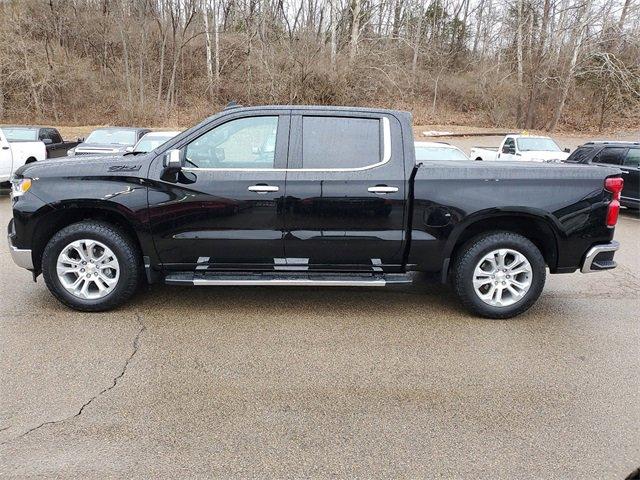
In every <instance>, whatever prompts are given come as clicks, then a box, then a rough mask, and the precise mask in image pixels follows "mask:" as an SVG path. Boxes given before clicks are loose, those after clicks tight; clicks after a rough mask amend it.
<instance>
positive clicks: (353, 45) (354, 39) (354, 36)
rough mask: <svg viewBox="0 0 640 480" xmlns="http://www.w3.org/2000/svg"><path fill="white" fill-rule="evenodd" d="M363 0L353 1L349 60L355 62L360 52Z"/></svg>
mask: <svg viewBox="0 0 640 480" xmlns="http://www.w3.org/2000/svg"><path fill="white" fill-rule="evenodd" d="M361 8H362V3H361V0H352V1H351V39H350V42H349V60H350V61H351V62H353V59H354V58H356V53H357V52H358V37H359V36H360V10H361Z"/></svg>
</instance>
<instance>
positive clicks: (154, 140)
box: [130, 132, 180, 154]
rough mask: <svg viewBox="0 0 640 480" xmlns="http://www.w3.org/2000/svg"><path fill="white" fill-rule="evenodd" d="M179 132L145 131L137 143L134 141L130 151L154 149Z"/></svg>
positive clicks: (139, 151)
mask: <svg viewBox="0 0 640 480" xmlns="http://www.w3.org/2000/svg"><path fill="white" fill-rule="evenodd" d="M179 133H180V132H149V133H145V134H144V135H143V136H142V138H141V139H140V140H138V143H136V144H135V145H134V146H133V147H132V148H131V152H130V153H136V154H137V153H147V152H150V151H151V150H155V149H156V148H158V147H159V146H160V145H162V144H163V143H165V142H166V141H168V140H171V139H172V138H173V137H175V136H176V135H178V134H179Z"/></svg>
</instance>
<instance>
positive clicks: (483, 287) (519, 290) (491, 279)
mask: <svg viewBox="0 0 640 480" xmlns="http://www.w3.org/2000/svg"><path fill="white" fill-rule="evenodd" d="M532 280H533V270H532V269H531V264H530V263H529V260H527V258H526V257H525V256H524V255H523V254H521V253H520V252H517V251H515V250H511V249H508V248H500V249H498V250H493V251H491V252H489V253H487V254H486V255H485V256H484V257H482V258H481V259H480V261H479V262H478V263H477V265H476V268H475V270H474V271H473V289H474V290H475V292H476V295H477V296H478V298H480V300H482V301H483V302H484V303H486V304H488V305H492V306H494V307H508V306H509V305H513V304H514V303H518V302H519V301H520V300H522V299H523V298H524V296H525V294H526V293H527V292H528V291H529V288H530V287H531V282H532Z"/></svg>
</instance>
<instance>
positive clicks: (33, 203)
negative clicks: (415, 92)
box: [8, 106, 623, 318]
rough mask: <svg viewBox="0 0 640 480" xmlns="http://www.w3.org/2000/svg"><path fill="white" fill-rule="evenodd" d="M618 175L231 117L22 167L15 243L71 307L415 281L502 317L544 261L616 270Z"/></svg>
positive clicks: (539, 277) (386, 123)
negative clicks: (171, 287)
mask: <svg viewBox="0 0 640 480" xmlns="http://www.w3.org/2000/svg"><path fill="white" fill-rule="evenodd" d="M622 183H623V182H622V179H621V177H620V170H619V169H617V168H597V167H590V166H580V165H568V164H542V163H540V164H538V163H532V162H527V163H525V162H522V163H515V162H514V163H509V162H500V163H486V162H472V161H468V162H467V161H457V162H451V161H428V162H426V161H425V162H422V163H418V164H416V161H415V151H414V145H413V133H412V127H411V115H410V114H409V113H406V112H400V111H390V110H379V109H360V108H344V107H304V106H263V107H254V108H231V109H226V110H225V111H223V112H221V113H219V114H217V115H214V116H212V117H210V118H208V119H206V120H205V121H203V122H202V123H200V124H199V125H196V126H195V127H193V128H191V129H189V130H187V131H185V132H183V133H181V134H180V135H178V136H176V137H174V138H173V139H171V140H170V141H169V142H167V143H165V144H164V145H162V146H161V147H158V148H157V149H156V150H153V151H151V152H149V153H146V154H142V155H128V156H112V157H105V156H101V157H92V156H84V157H82V158H81V159H73V160H71V159H69V160H59V161H44V162H37V163H34V164H30V165H26V166H24V167H21V168H20V169H19V170H18V171H17V173H16V175H15V177H14V179H13V193H12V196H13V200H12V202H13V219H12V221H11V222H10V224H9V227H8V230H9V231H8V235H9V243H10V248H11V253H12V256H13V258H14V260H15V262H16V263H17V264H18V265H20V266H22V267H24V268H27V269H29V270H31V271H32V272H33V275H34V278H36V277H37V275H39V274H40V273H42V274H43V276H44V279H45V282H46V284H47V286H48V288H49V289H50V291H51V292H52V293H53V295H55V296H56V297H57V298H58V299H59V300H60V301H61V302H63V303H64V304H66V305H68V306H70V307H72V308H75V309H78V310H85V311H98V310H106V309H110V308H113V307H116V306H117V305H119V304H121V303H123V302H124V301H125V300H127V299H128V298H129V297H130V296H131V295H132V294H133V293H134V292H135V290H136V288H137V287H138V285H139V284H140V283H141V282H142V281H145V280H146V281H147V282H149V283H153V282H156V281H163V282H165V283H167V284H177V285H310V286H371V287H373V286H384V285H387V284H393V283H407V282H411V281H412V278H413V276H412V272H413V271H423V272H431V273H434V274H436V276H437V278H440V279H441V281H443V282H450V283H451V284H452V286H453V288H454V289H455V292H456V293H457V295H458V296H459V297H460V299H461V301H462V303H463V304H464V305H465V306H466V307H467V308H469V309H470V310H471V311H472V312H474V313H476V314H479V315H482V316H486V317H491V318H508V317H512V316H514V315H517V314H519V313H522V312H523V311H525V310H526V309H528V308H529V307H530V306H531V305H532V304H533V303H534V302H535V301H536V299H537V298H538V297H539V295H540V293H541V291H542V288H543V286H544V283H545V276H546V269H547V268H548V269H549V271H550V272H551V273H570V272H574V271H575V270H578V269H579V270H581V271H582V272H584V273H587V272H594V271H601V270H607V269H610V268H614V267H615V266H616V264H615V262H614V261H613V255H614V252H615V251H616V250H617V248H618V243H617V242H615V241H613V233H614V226H615V224H616V221H617V216H618V209H619V197H620V191H621V189H622Z"/></svg>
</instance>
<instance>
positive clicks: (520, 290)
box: [452, 232, 546, 319]
mask: <svg viewBox="0 0 640 480" xmlns="http://www.w3.org/2000/svg"><path fill="white" fill-rule="evenodd" d="M545 278H546V268H545V262H544V257H543V256H542V254H541V253H540V250H538V248H537V247H536V246H535V245H534V244H533V243H532V242H531V241H530V240H528V239H527V238H525V237H523V236H522V235H518V234H515V233H511V232H491V233H488V234H484V235H480V236H477V237H475V238H472V239H471V240H469V241H468V242H467V243H466V244H465V245H463V246H462V247H461V248H460V250H459V252H458V255H457V258H456V260H455V262H454V265H453V270H452V280H453V287H454V289H455V292H456V294H457V295H458V297H459V298H460V301H461V302H462V304H463V305H464V307H465V308H467V309H468V310H470V311H471V312H472V313H475V314H476V315H480V316H482V317H486V318H496V319H504V318H511V317H515V316H516V315H520V314H521V313H523V312H525V311H526V310H528V309H529V308H530V307H531V306H532V305H533V304H534V303H535V302H536V300H537V299H538V297H539V296H540V294H541V293H542V289H543V287H544V283H545Z"/></svg>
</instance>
